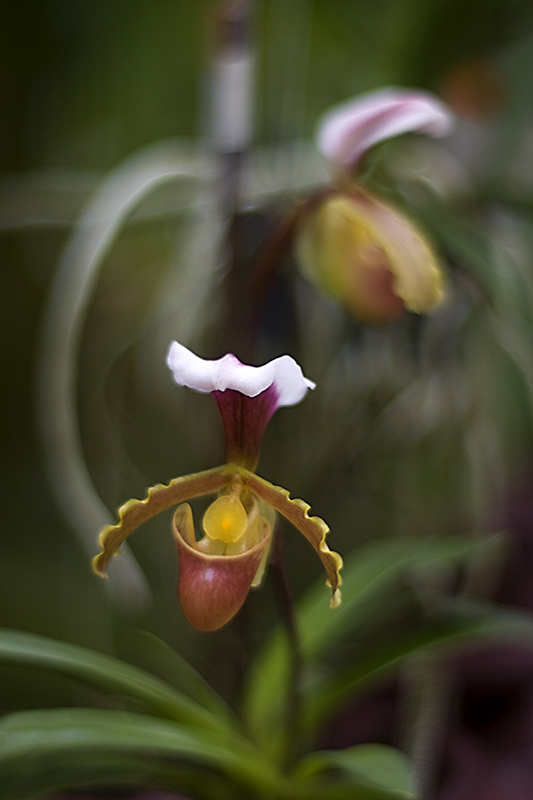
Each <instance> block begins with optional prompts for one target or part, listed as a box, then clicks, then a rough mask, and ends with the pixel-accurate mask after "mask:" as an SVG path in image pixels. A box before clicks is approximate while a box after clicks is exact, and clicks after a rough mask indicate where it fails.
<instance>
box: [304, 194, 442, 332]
mask: <svg viewBox="0 0 533 800" xmlns="http://www.w3.org/2000/svg"><path fill="white" fill-rule="evenodd" d="M296 258H297V260H298V262H299V265H300V267H301V270H302V272H303V274H304V275H305V276H306V277H307V278H308V279H309V280H310V281H311V282H312V283H313V284H314V285H315V286H317V287H318V288H319V289H321V290H322V291H323V292H325V293H326V294H328V295H330V296H332V297H335V298H336V299H337V300H339V301H340V303H341V304H342V305H343V306H344V307H345V308H346V310H347V311H348V312H349V313H351V314H353V315H354V316H355V317H356V318H357V319H358V320H359V321H360V322H363V323H367V324H378V325H379V324H384V323H387V322H391V321H392V320H394V319H396V318H397V317H399V316H400V315H401V314H402V313H403V311H404V309H407V310H409V311H414V312H416V313H418V314H420V313H425V312H428V311H430V310H431V309H433V308H434V307H435V306H437V305H438V304H439V303H440V302H441V300H442V298H443V289H442V272H441V268H440V266H439V264H438V262H437V259H436V257H435V254H434V253H433V251H432V249H431V247H430V245H429V244H428V242H427V241H426V239H425V238H424V236H423V235H422V233H421V232H420V231H419V230H417V228H416V227H415V225H414V224H413V223H412V222H411V221H410V220H408V219H407V218H406V217H404V216H403V214H401V213H400V212H399V211H397V210H396V209H394V208H392V207H391V206H389V205H386V204H385V203H383V202H382V201H380V200H377V199H376V198H375V197H373V196H372V195H370V194H368V192H365V191H363V190H362V189H360V188H358V187H351V189H349V190H347V191H339V192H335V193H332V194H328V195H326V197H325V198H324V199H323V200H322V201H321V202H320V203H319V204H318V205H317V206H315V207H314V208H312V209H311V210H310V211H308V212H307V213H306V214H304V215H303V216H302V221H301V224H300V228H299V230H298V232H297V234H296Z"/></svg>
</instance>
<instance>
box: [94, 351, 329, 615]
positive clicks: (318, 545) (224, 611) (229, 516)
mask: <svg viewBox="0 0 533 800" xmlns="http://www.w3.org/2000/svg"><path fill="white" fill-rule="evenodd" d="M167 364H168V366H169V368H170V369H171V371H172V374H173V377H174V380H175V382H176V383H177V384H179V385H181V386H187V387H189V388H191V389H195V390H196V391H199V392H211V393H212V395H213V397H214V399H215V401H216V403H217V405H218V408H219V410H220V413H221V417H222V422H223V425H224V431H225V435H226V448H227V459H228V463H226V464H224V465H223V466H220V467H215V468H214V469H210V470H206V471H204V472H198V473H196V474H193V475H186V476H185V477H182V478H175V479H174V480H172V481H171V482H170V483H169V484H168V486H163V485H158V486H154V487H152V488H151V489H149V490H148V495H147V497H146V498H145V499H144V500H129V501H128V502H127V503H126V504H125V505H123V506H122V507H121V508H120V509H119V518H120V521H119V523H118V524H117V525H108V526H106V527H105V528H104V529H103V531H102V532H101V534H100V544H101V548H102V550H101V552H100V553H99V554H98V555H97V556H96V558H95V559H94V562H93V566H94V569H95V571H96V572H97V573H98V574H100V575H102V576H105V575H106V570H107V566H108V563H109V561H110V559H111V557H112V556H114V555H116V554H117V553H118V550H119V548H120V545H121V544H122V542H124V540H125V539H126V538H127V537H128V536H129V535H130V533H132V532H133V531H134V530H135V529H136V528H137V527H139V525H141V524H142V523H143V522H145V521H146V520H148V519H150V518H151V517H153V516H155V515H156V514H158V513H159V512H160V511H163V510H165V509H167V508H170V507H171V506H174V505H177V506H178V507H177V509H176V511H175V514H174V519H173V533H174V538H175V541H176V545H177V549H178V555H179V580H178V591H179V597H180V602H181V606H182V609H183V611H184V613H185V616H186V617H187V619H188V620H189V622H191V624H192V625H194V626H195V627H196V628H198V629H200V630H204V631H210V630H216V629H217V628H220V627H222V625H225V624H226V623H227V622H229V620H230V619H231V618H232V617H233V616H234V615H235V614H236V613H237V611H238V610H239V608H240V607H241V606H242V604H243V603H244V601H245V599H246V596H247V594H248V591H249V589H250V587H251V586H252V585H257V584H258V583H259V581H260V578H261V575H262V573H263V570H264V566H265V563H266V560H267V558H268V553H269V545H270V542H271V539H272V528H273V524H274V519H275V514H276V512H278V513H280V514H281V515H282V516H284V517H285V518H286V519H287V520H289V522H291V523H292V524H293V525H294V527H296V528H297V529H298V530H299V531H300V532H301V533H302V534H303V535H304V536H305V538H306V539H307V540H308V541H309V543H310V544H311V546H312V547H313V548H314V549H315V551H316V552H317V554H318V556H319V558H320V559H321V561H322V564H323V566H324V568H325V570H326V574H327V584H328V585H329V586H330V588H331V589H332V593H333V594H332V598H331V605H332V606H335V605H338V603H339V602H340V592H339V586H340V582H341V581H340V576H339V570H340V568H341V566H342V559H341V557H340V556H339V555H338V554H337V553H334V552H332V551H331V550H330V549H329V547H328V546H327V544H326V534H327V532H328V530H329V529H328V526H327V525H326V523H325V522H324V521H323V520H321V519H319V518H318V517H310V516H309V515H308V510H309V506H308V505H307V503H304V502H303V500H298V499H291V498H290V496H289V492H288V491H287V490H286V489H282V488H280V487H279V486H274V485H273V484H271V483H269V482H268V481H266V480H264V479H263V478H260V477H259V476H258V475H256V474H255V472H254V470H255V467H256V465H257V461H258V458H259V448H260V444H261V438H262V435H263V432H264V430H265V428H266V425H267V423H268V421H269V419H270V417H271V416H272V414H273V413H274V411H276V409H277V408H279V407H280V406H291V405H295V404H296V403H299V402H300V401H301V400H302V399H303V398H304V396H305V394H306V393H307V391H308V389H314V386H315V384H314V383H313V382H312V381H310V380H308V379H307V378H305V377H304V375H303V373H302V370H301V368H300V367H299V365H298V364H297V363H296V361H294V359H292V358H291V357H290V356H281V357H280V358H276V359H274V360H273V361H270V362H269V363H268V364H265V365H263V366H262V367H251V366H247V365H246V364H241V362H240V361H239V360H238V359H237V358H235V356H233V355H231V354H228V355H225V356H223V358H220V359H218V360H216V361H206V360H204V359H202V358H199V357H198V356H196V355H195V354H194V353H192V352H191V351H190V350H188V349H187V348H186V347H184V346H183V345H181V344H179V343H178V342H173V343H172V345H171V346H170V349H169V351H168V356H167ZM214 494H215V495H216V498H215V499H214V500H213V502H212V503H211V504H210V505H209V506H208V508H207V510H206V512H205V514H204V516H203V520H202V527H203V533H204V535H203V536H202V537H201V538H197V537H196V534H195V527H194V519H193V512H192V509H191V507H190V505H189V504H188V503H187V502H186V501H188V500H191V499H193V498H196V497H203V496H208V495H214ZM178 504H179V505H178Z"/></svg>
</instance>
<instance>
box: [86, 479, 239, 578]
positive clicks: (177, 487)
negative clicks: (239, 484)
mask: <svg viewBox="0 0 533 800" xmlns="http://www.w3.org/2000/svg"><path fill="white" fill-rule="evenodd" d="M233 474H234V473H233ZM230 481H231V476H229V475H228V471H227V467H226V466H224V467H215V468H214V469H209V470H204V471H203V472H196V473H193V474H192V475H185V476H184V477H182V478H174V480H172V481H170V483H169V484H168V485H164V484H162V483H158V484H157V485H156V486H152V487H151V488H150V489H148V492H147V496H146V497H145V498H144V500H137V499H132V500H128V502H127V503H124V505H123V506H121V507H120V508H119V510H118V516H119V522H118V523H117V524H116V525H106V526H105V528H103V529H102V531H101V533H100V536H99V537H98V541H99V544H100V547H101V548H102V550H101V552H100V553H98V555H97V556H95V558H94V559H93V569H94V571H95V572H96V573H97V574H98V575H101V576H102V577H103V578H105V577H107V567H108V564H109V562H110V560H111V558H112V557H113V556H115V555H117V554H118V552H119V550H120V547H121V545H122V543H123V542H124V541H125V540H126V539H127V538H128V536H129V535H130V534H131V533H133V531H135V530H136V529H137V528H138V527H139V526H140V525H142V524H143V523H145V522H147V521H148V520H149V519H151V518H152V517H155V516H156V515H157V514H159V513H160V512H161V511H165V510H166V509H167V508H171V507H172V506H175V505H178V504H179V503H184V502H185V501H186V500H191V499H192V498H194V497H202V496H204V495H207V494H214V493H215V492H217V491H219V490H220V489H222V488H223V487H224V486H226V485H227V484H228V483H229V482H230Z"/></svg>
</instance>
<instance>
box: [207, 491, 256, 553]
mask: <svg viewBox="0 0 533 800" xmlns="http://www.w3.org/2000/svg"><path fill="white" fill-rule="evenodd" d="M239 494H240V491H233V492H231V494H225V495H222V497H218V498H217V499H216V500H215V501H214V502H213V503H211V505H210V506H209V508H208V509H207V511H206V512H205V514H204V520H203V526H204V530H205V532H206V534H207V535H208V536H209V538H210V539H222V541H223V542H236V541H238V540H239V539H240V538H241V536H242V535H243V533H244V532H245V530H246V528H247V527H248V516H247V514H246V511H245V509H244V506H243V504H242V503H241V501H240V499H239Z"/></svg>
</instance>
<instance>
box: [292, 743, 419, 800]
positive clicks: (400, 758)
mask: <svg viewBox="0 0 533 800" xmlns="http://www.w3.org/2000/svg"><path fill="white" fill-rule="evenodd" d="M332 768H333V769H336V770H340V771H341V772H343V773H344V774H345V775H346V777H347V778H349V779H350V783H351V785H352V787H353V789H355V788H361V789H366V790H374V791H375V792H376V793H377V795H378V796H380V797H383V798H385V797H387V798H391V800H392V798H398V800H400V798H402V800H406V798H411V797H414V790H413V785H412V777H411V767H410V763H409V760H408V759H407V756H406V755H405V754H404V753H402V752H401V751H400V750H397V749H396V748H394V747H388V746H387V745H384V744H360V745H356V746H354V747H347V748H345V749H343V750H323V751H319V752H316V753H311V754H310V755H308V756H306V757H305V758H303V759H302V760H301V761H300V763H299V764H298V766H297V768H296V770H295V776H296V777H297V778H298V779H299V780H302V781H308V780H309V778H314V777H315V776H316V775H317V773H320V772H324V771H330V770H331V769H332ZM365 796H366V797H368V791H367V793H366V794H365ZM372 796H374V794H372Z"/></svg>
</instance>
